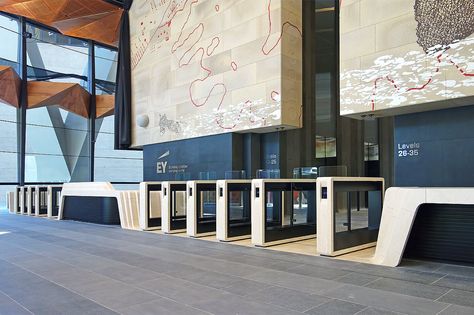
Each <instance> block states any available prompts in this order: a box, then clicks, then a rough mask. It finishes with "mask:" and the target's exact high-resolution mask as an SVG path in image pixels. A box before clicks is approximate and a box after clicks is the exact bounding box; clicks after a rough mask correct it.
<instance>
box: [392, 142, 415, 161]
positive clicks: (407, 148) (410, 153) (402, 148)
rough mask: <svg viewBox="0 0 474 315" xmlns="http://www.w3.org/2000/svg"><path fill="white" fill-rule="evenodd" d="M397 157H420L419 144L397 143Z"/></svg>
mask: <svg viewBox="0 0 474 315" xmlns="http://www.w3.org/2000/svg"><path fill="white" fill-rule="evenodd" d="M397 155H398V157H399V158H409V157H415V156H419V155H420V143H419V142H412V143H398V144H397Z"/></svg>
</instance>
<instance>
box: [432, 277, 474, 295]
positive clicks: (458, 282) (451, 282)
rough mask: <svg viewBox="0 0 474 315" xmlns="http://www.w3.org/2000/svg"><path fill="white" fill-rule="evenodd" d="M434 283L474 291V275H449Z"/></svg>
mask: <svg viewBox="0 0 474 315" xmlns="http://www.w3.org/2000/svg"><path fill="white" fill-rule="evenodd" d="M434 284H435V285H437V286H441V287H447V288H451V289H459V290H464V291H472V292H474V277H465V276H455V275H447V276H445V277H443V278H441V279H440V280H438V281H436V282H435V283H434Z"/></svg>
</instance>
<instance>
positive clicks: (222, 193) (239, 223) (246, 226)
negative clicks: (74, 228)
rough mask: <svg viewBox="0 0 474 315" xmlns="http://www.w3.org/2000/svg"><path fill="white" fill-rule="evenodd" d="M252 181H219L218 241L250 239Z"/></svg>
mask: <svg viewBox="0 0 474 315" xmlns="http://www.w3.org/2000/svg"><path fill="white" fill-rule="evenodd" d="M251 189H252V181H251V180H219V181H217V192H218V197H217V226H216V231H217V233H216V234H217V239H218V240H220V241H235V240H240V239H246V238H250V234H251V201H250V198H251Z"/></svg>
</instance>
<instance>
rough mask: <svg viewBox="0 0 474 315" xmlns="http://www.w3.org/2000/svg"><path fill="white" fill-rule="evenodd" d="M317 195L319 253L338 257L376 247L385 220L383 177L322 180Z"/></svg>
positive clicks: (318, 181)
mask: <svg viewBox="0 0 474 315" xmlns="http://www.w3.org/2000/svg"><path fill="white" fill-rule="evenodd" d="M317 192H318V197H317V201H318V240H317V243H318V245H317V246H318V248H317V251H318V253H320V254H321V255H325V256H337V255H342V254H345V253H349V252H352V251H356V250H360V249H364V248H368V247H373V246H375V244H376V241H377V237H378V232H379V226H380V220H381V217H382V206H383V194H384V180H383V178H376V177H321V178H318V180H317Z"/></svg>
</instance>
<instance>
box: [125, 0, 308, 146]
mask: <svg viewBox="0 0 474 315" xmlns="http://www.w3.org/2000/svg"><path fill="white" fill-rule="evenodd" d="M130 35H131V61H132V122H133V128H132V140H133V146H141V145H146V144H153V143H160V142H166V141H173V140H179V139H186V138H192V137H199V136H205V135H212V134H219V133H224V132H243V131H252V132H265V131H274V130H276V128H279V127H286V128H298V127H301V120H302V117H301V116H302V27H301V1H300V0H233V1H231V0H135V1H134V2H133V5H132V8H131V9H130ZM144 117H145V119H144ZM137 121H146V122H147V123H146V124H143V123H137Z"/></svg>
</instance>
